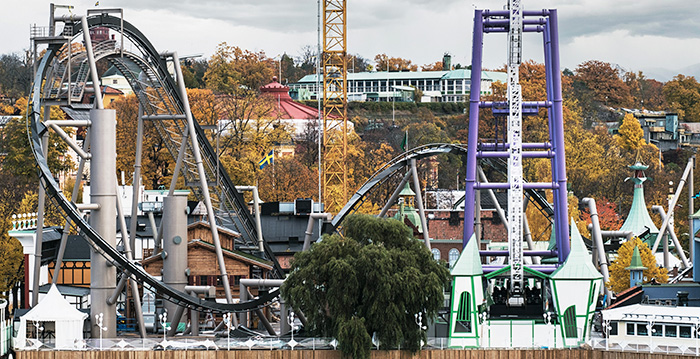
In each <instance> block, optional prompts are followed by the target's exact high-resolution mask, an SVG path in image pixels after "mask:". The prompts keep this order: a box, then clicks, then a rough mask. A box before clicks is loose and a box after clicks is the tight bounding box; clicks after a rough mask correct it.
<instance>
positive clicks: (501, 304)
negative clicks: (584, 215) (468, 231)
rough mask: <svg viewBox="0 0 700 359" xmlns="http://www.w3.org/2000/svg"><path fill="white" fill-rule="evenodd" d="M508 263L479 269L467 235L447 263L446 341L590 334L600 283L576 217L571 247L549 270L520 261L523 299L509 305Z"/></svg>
mask: <svg viewBox="0 0 700 359" xmlns="http://www.w3.org/2000/svg"><path fill="white" fill-rule="evenodd" d="M509 272H510V266H506V267H504V268H502V269H500V270H498V271H495V272H491V273H488V274H484V272H483V268H482V265H481V259H480V256H479V248H478V243H477V241H476V240H475V238H474V237H472V238H471V239H470V240H469V242H468V243H467V246H466V247H465V248H464V250H463V251H462V254H461V255H460V257H459V259H458V260H457V262H456V263H455V264H454V266H453V267H452V269H451V273H452V302H451V307H450V327H449V346H450V347H452V348H503V347H510V348H512V347H549V348H573V347H578V346H579V345H580V344H581V343H583V342H584V341H586V340H587V339H588V338H589V337H590V328H591V320H592V317H593V312H594V310H595V306H596V302H597V300H598V293H600V288H601V286H602V285H603V276H602V275H601V274H600V272H598V270H597V269H596V268H595V267H594V266H593V264H592V262H591V256H590V254H589V252H588V249H587V248H586V246H585V244H584V243H583V239H582V237H581V234H580V233H579V232H578V229H577V228H576V225H575V223H573V220H572V225H571V252H570V253H569V256H568V258H567V260H566V261H565V262H564V263H563V264H562V265H561V266H560V267H559V268H558V269H557V270H556V271H554V272H553V273H552V274H551V275H547V274H545V273H541V272H539V271H536V270H534V269H531V268H528V267H527V266H526V267H525V283H526V289H525V305H524V306H523V307H509V306H508V304H507V300H504V299H506V297H505V296H507V291H505V290H504V289H502V288H507V287H508V285H507V281H508V280H509V278H510V276H509Z"/></svg>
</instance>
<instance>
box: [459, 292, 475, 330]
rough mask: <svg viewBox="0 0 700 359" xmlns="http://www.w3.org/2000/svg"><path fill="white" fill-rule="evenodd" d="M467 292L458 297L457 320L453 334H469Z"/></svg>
mask: <svg viewBox="0 0 700 359" xmlns="http://www.w3.org/2000/svg"><path fill="white" fill-rule="evenodd" d="M469 299H470V298H469V292H462V294H461V295H460V296H459V306H458V307H457V320H456V322H455V333H471V332H472V321H471V320H470V319H471V318H470V316H471V313H470V310H469V309H470V304H471V303H470V301H469Z"/></svg>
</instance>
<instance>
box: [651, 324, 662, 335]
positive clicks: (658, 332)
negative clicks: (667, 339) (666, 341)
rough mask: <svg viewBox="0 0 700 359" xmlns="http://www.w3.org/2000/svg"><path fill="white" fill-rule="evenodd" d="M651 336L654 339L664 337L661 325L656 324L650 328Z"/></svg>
mask: <svg viewBox="0 0 700 359" xmlns="http://www.w3.org/2000/svg"><path fill="white" fill-rule="evenodd" d="M651 335H652V336H654V337H661V336H663V335H664V326H663V325H661V324H656V325H654V326H652V327H651Z"/></svg>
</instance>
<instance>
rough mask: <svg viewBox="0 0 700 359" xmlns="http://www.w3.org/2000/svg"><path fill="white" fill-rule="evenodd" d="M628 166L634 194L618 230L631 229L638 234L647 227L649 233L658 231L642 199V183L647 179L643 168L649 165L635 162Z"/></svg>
mask: <svg viewBox="0 0 700 359" xmlns="http://www.w3.org/2000/svg"><path fill="white" fill-rule="evenodd" d="M629 168H630V169H631V170H634V177H631V178H632V180H633V182H634V195H633V197H632V207H630V210H629V213H628V214H627V219H625V223H623V224H622V227H621V228H620V231H632V233H633V234H634V235H635V236H638V235H640V234H642V233H644V231H646V228H649V232H650V233H652V234H655V233H659V229H658V228H656V225H655V224H654V221H652V220H651V216H649V211H647V205H646V202H645V200H644V184H643V183H644V181H646V179H647V178H646V176H645V175H644V170H646V169H647V168H649V166H645V165H643V164H641V163H639V162H637V163H635V164H634V165H632V166H629ZM628 179H629V178H628Z"/></svg>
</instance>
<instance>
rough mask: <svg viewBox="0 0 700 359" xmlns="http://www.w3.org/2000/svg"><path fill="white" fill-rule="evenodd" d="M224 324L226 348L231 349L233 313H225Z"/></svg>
mask: <svg viewBox="0 0 700 359" xmlns="http://www.w3.org/2000/svg"><path fill="white" fill-rule="evenodd" d="M224 324H225V325H226V329H227V330H226V350H231V328H233V322H232V321H231V313H224Z"/></svg>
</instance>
